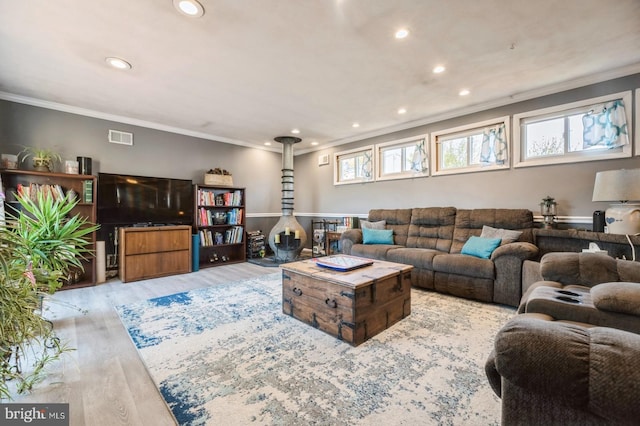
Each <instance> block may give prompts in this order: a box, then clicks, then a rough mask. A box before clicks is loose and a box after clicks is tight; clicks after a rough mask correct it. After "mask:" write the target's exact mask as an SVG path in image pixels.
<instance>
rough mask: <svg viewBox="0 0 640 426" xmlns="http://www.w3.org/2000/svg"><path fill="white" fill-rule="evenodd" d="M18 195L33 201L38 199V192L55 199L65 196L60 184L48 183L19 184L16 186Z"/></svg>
mask: <svg viewBox="0 0 640 426" xmlns="http://www.w3.org/2000/svg"><path fill="white" fill-rule="evenodd" d="M16 190H17V192H18V195H20V196H23V197H27V198H30V199H31V200H33V201H36V200H37V199H38V194H40V193H42V195H44V196H45V197H53V199H54V200H59V199H62V198H64V196H65V194H64V191H63V190H62V187H61V186H60V185H47V184H43V185H40V184H37V183H31V184H29V185H22V184H20V183H19V184H18V185H17V188H16Z"/></svg>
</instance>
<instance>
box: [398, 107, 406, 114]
mask: <svg viewBox="0 0 640 426" xmlns="http://www.w3.org/2000/svg"><path fill="white" fill-rule="evenodd" d="M406 113H407V109H406V108H398V114H406Z"/></svg>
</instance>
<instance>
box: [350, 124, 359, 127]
mask: <svg viewBox="0 0 640 426" xmlns="http://www.w3.org/2000/svg"><path fill="white" fill-rule="evenodd" d="M351 127H353V128H357V127H360V123H353V124H352V125H351Z"/></svg>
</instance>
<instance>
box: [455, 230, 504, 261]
mask: <svg viewBox="0 0 640 426" xmlns="http://www.w3.org/2000/svg"><path fill="white" fill-rule="evenodd" d="M501 241H502V239H501V238H482V237H476V236H475V235H472V236H471V237H469V239H468V240H467V242H466V243H464V246H462V251H461V252H460V253H462V254H468V255H471V256H475V257H479V258H481V259H488V258H490V257H491V253H493V251H494V250H495V249H496V248H497V247H498V246H499V245H500V242H501Z"/></svg>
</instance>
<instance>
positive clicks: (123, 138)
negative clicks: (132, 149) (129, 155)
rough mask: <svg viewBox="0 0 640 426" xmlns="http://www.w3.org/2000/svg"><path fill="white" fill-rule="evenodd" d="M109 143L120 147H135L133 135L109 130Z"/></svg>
mask: <svg viewBox="0 0 640 426" xmlns="http://www.w3.org/2000/svg"><path fill="white" fill-rule="evenodd" d="M109 142H111V143H117V144H120V145H129V146H131V145H133V133H127V132H121V131H119V130H111V129H109Z"/></svg>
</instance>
